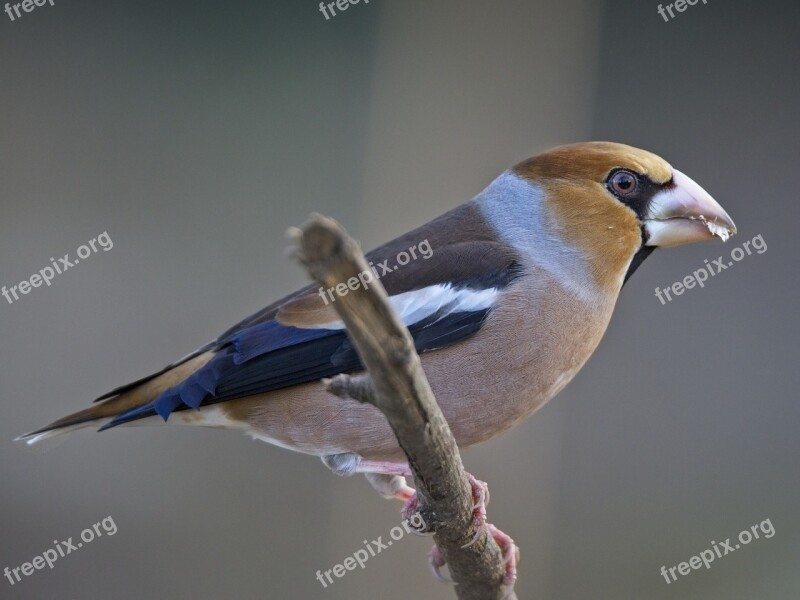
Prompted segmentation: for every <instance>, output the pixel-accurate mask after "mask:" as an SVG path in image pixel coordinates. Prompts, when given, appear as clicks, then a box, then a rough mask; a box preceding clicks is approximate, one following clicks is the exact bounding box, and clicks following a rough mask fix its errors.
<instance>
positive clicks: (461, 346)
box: [18, 142, 736, 501]
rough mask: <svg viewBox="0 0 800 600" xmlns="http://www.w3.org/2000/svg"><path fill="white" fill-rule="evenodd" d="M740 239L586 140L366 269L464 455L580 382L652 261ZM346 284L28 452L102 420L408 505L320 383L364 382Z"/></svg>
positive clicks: (369, 425)
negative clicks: (271, 461)
mask: <svg viewBox="0 0 800 600" xmlns="http://www.w3.org/2000/svg"><path fill="white" fill-rule="evenodd" d="M735 233H736V226H735V224H734V222H733V220H732V219H731V217H730V216H729V215H728V214H727V213H726V212H725V210H724V209H723V208H722V207H721V206H720V205H719V204H718V203H717V202H716V201H715V200H714V199H713V198H712V197H711V195H709V193H708V192H706V191H705V190H704V189H703V188H702V187H700V185H699V184H697V183H696V182H695V181H693V180H692V179H691V178H690V177H688V176H687V175H685V174H683V173H682V172H681V171H679V170H677V169H675V168H673V167H672V166H671V165H670V164H669V163H668V162H667V161H666V160H664V159H662V158H661V157H659V156H657V155H656V154H653V153H651V152H648V151H646V150H641V149H638V148H634V147H632V146H629V145H625V144H620V143H615V142H582V143H576V144H568V145H563V146H559V147H556V148H553V149H551V150H548V151H545V152H543V153H541V154H538V155H536V156H534V157H532V158H529V159H527V160H524V161H522V162H520V163H518V164H516V165H515V166H513V167H511V168H510V169H508V170H506V171H504V172H502V173H501V174H499V176H497V177H496V178H495V179H494V180H493V181H492V182H491V183H490V184H489V185H488V187H486V189H484V190H483V191H482V192H480V193H479V194H478V195H477V196H475V197H474V198H473V199H471V200H469V201H467V202H465V203H462V204H460V205H457V206H456V207H455V208H453V209H452V210H450V211H449V212H446V213H445V214H443V215H441V216H440V217H438V218H436V219H434V220H432V221H430V222H428V223H426V224H423V225H421V226H419V227H417V228H416V229H414V230H412V231H409V232H408V233H406V234H403V235H401V236H399V237H397V238H396V239H394V240H392V241H390V242H388V243H386V244H384V245H382V246H380V247H378V248H376V249H375V250H373V251H371V252H369V253H368V254H367V255H366V258H367V260H368V261H369V264H370V265H372V266H373V268H374V274H373V275H374V276H376V277H377V276H380V277H379V278H380V282H381V284H382V285H383V287H384V288H385V290H386V292H387V294H388V297H389V302H390V304H391V305H392V306H393V308H394V309H395V310H396V311H397V313H398V316H399V317H400V318H401V320H402V321H403V323H404V324H405V325H406V326H407V327H408V329H409V331H410V333H411V335H412V337H413V339H414V344H415V347H416V350H417V351H418V352H419V354H420V358H421V361H422V366H423V369H424V371H425V373H426V375H427V378H428V380H429V382H430V386H431V389H432V390H433V392H434V394H435V397H436V398H437V401H438V403H439V405H440V407H441V409H442V411H443V413H444V416H445V417H446V419H447V422H448V423H449V425H450V428H451V430H452V432H453V435H454V437H455V439H456V442H457V444H458V446H459V447H460V448H462V449H463V448H468V447H471V446H475V445H477V444H480V443H482V442H485V441H487V440H490V439H492V438H494V437H496V436H498V435H500V434H502V433H503V432H505V431H507V430H508V429H510V428H511V427H513V426H514V425H516V424H518V423H520V422H521V421H523V420H524V419H526V418H527V417H529V416H530V415H531V414H533V413H534V412H535V411H537V410H538V409H539V408H541V407H542V406H543V405H544V404H545V403H547V402H548V401H549V400H550V399H552V398H553V397H554V396H555V395H556V394H558V393H559V392H560V391H561V390H562V389H563V388H564V386H566V385H567V383H569V381H570V380H572V379H573V377H575V375H576V373H578V371H579V370H580V369H581V367H583V365H584V364H585V363H586V361H587V360H588V359H589V357H590V356H591V355H592V353H593V352H594V351H595V349H596V348H597V347H598V344H599V343H600V340H601V338H602V337H603V334H604V333H605V331H606V329H607V327H608V324H609V321H610V318H611V315H612V313H613V310H614V307H615V304H616V302H617V299H618V297H619V294H620V291H621V289H622V287H623V285H624V284H625V282H626V281H627V280H628V279H629V278H630V276H631V275H632V274H633V272H634V271H636V270H637V269H638V268H639V266H640V265H641V264H642V262H643V261H644V260H645V259H646V258H647V257H648V256H649V255H650V254H651V252H652V251H653V250H654V249H655V248H657V247H671V246H676V245H680V244H687V243H692V242H699V241H703V240H710V239H713V238H720V239H721V240H722V241H726V240H727V239H728V238H729V237H730V236H731V235H734V234H735ZM415 249H416V252H415V251H414V250H415ZM412 255H413V258H412ZM401 256H402V257H403V258H402V259H401ZM378 267H380V272H379V270H378ZM347 288H348V286H346V285H345V286H344V288H341V287H340V286H336V287H334V288H332V289H330V290H323V289H315V288H314V286H313V285H309V286H307V287H305V288H303V289H300V290H298V291H296V292H294V293H292V294H289V295H288V296H286V297H284V298H282V299H280V300H278V301H276V302H274V303H272V304H270V305H268V306H267V307H266V308H264V309H262V310H260V311H259V312H257V313H255V314H253V315H251V316H249V317H248V318H246V319H244V320H242V321H241V322H239V323H237V324H236V325H234V326H233V327H231V328H230V329H228V330H227V331H225V332H224V333H222V335H220V336H219V337H217V338H215V339H214V340H213V341H211V342H209V343H208V344H206V345H204V346H202V347H201V348H198V349H197V350H195V351H194V352H192V353H190V354H188V355H186V356H185V357H183V358H181V359H180V360H178V361H176V362H174V363H172V364H170V365H169V366H167V367H165V368H163V369H161V370H160V371H157V372H155V373H153V374H151V375H148V376H147V377H144V378H142V379H138V380H136V381H134V382H132V383H129V384H127V385H123V386H121V387H118V388H116V389H114V390H112V391H111V392H108V393H107V394H104V395H102V396H100V397H99V398H98V399H97V400H96V401H95V403H94V404H93V405H92V406H90V407H89V408H87V409H85V410H81V411H79V412H76V413H74V414H71V415H69V416H66V417H64V418H61V419H59V420H57V421H55V422H53V423H51V424H50V425H47V426H46V427H43V428H41V429H37V430H35V431H33V432H31V433H28V434H25V435H23V436H20V438H18V439H20V440H22V441H24V442H26V443H28V444H35V443H37V442H40V441H42V440H45V439H49V438H51V437H54V436H57V435H60V434H62V433H66V432H70V431H74V430H76V429H80V428H83V427H87V426H93V425H95V426H96V425H100V426H101V427H100V429H101V430H103V431H106V430H109V429H112V428H115V427H117V426H122V425H124V426H131V425H143V424H156V423H166V424H169V425H190V426H208V427H217V428H225V429H231V430H238V431H240V432H242V433H245V434H248V435H250V436H252V437H253V438H255V439H258V440H262V441H265V442H268V443H270V444H273V445H276V446H279V447H283V448H286V449H290V450H294V451H298V452H302V453H305V454H309V455H314V456H317V457H320V458H321V459H322V460H323V462H324V463H325V464H326V465H327V466H328V467H329V468H331V469H332V470H333V471H334V472H335V473H337V474H340V475H351V474H353V473H364V474H367V476H368V478H369V479H370V482H371V483H372V484H373V485H374V486H375V487H376V489H378V491H380V492H381V493H382V494H383V495H385V496H387V497H392V496H394V497H400V498H403V499H405V500H407V501H408V500H409V499H410V497H411V496H410V493H409V491H408V488H407V486H405V480H404V477H405V476H407V475H408V474H409V470H408V466H407V464H406V459H405V456H404V454H403V452H402V450H401V449H400V447H399V445H398V443H397V440H396V439H395V436H394V435H393V433H392V431H391V429H390V428H389V425H388V423H387V421H386V419H385V418H384V416H383V415H382V414H381V413H380V412H379V411H378V409H376V408H375V407H373V406H371V405H368V404H362V403H358V402H353V401H347V400H343V399H341V398H338V397H336V396H334V395H332V394H330V393H329V392H328V391H327V390H326V387H325V385H324V381H323V380H324V379H325V378H330V377H333V376H335V375H337V374H340V373H356V372H358V371H360V370H362V365H361V362H360V360H359V358H358V355H357V353H356V352H355V349H354V347H353V345H352V343H351V342H350V340H349V339H348V337H347V334H346V330H345V328H344V325H343V323H342V321H341V320H340V319H339V318H338V316H337V313H336V311H335V308H334V303H335V301H336V297H337V294H339V293H341V292H340V290H341V291H343V292H345V293H346V289H347Z"/></svg>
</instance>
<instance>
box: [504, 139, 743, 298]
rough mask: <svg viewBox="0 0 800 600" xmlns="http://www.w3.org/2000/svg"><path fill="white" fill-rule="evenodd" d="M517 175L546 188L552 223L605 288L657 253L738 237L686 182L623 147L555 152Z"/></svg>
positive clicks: (655, 159) (584, 146)
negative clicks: (661, 248) (661, 249)
mask: <svg viewBox="0 0 800 600" xmlns="http://www.w3.org/2000/svg"><path fill="white" fill-rule="evenodd" d="M514 171H515V173H516V174H517V175H519V176H522V177H523V178H525V179H527V180H529V181H531V182H533V183H535V184H536V185H537V186H540V187H541V188H542V189H543V191H544V198H545V202H546V206H547V209H548V212H549V213H550V216H551V219H549V220H551V222H552V223H555V224H557V228H558V229H559V231H560V234H561V236H562V237H564V238H565V239H566V241H568V242H569V243H570V244H572V245H574V247H576V248H578V249H579V250H581V251H582V252H583V253H585V255H586V256H587V257H589V260H590V263H591V264H592V270H593V272H594V274H595V276H596V278H598V279H600V280H603V279H605V280H606V281H605V282H606V283H609V284H612V283H613V282H614V281H615V280H617V279H619V278H620V271H621V272H622V275H625V276H630V274H631V273H632V272H633V270H635V269H636V268H637V267H638V266H639V264H640V263H641V261H642V260H644V258H645V257H646V256H647V255H648V254H649V253H650V252H651V251H652V250H653V249H654V248H655V247H657V246H677V245H679V244H688V243H692V242H698V241H702V240H708V239H712V238H714V237H719V238H720V239H722V240H723V241H725V240H727V239H728V238H729V237H730V236H731V235H733V234H735V233H736V226H735V225H734V223H733V220H732V219H731V218H730V216H728V213H726V212H725V210H724V209H723V208H722V207H721V206H720V205H719V204H718V203H717V202H716V201H715V200H714V199H713V198H712V197H711V196H710V195H709V194H708V193H707V192H706V191H705V190H704V189H703V188H702V187H700V186H699V185H698V184H697V183H695V182H694V181H693V180H692V179H691V178H689V177H688V176H686V175H684V174H683V173H681V172H680V171H678V170H677V169H674V168H673V167H672V166H670V164H669V163H668V162H667V161H665V160H664V159H663V158H661V157H659V156H656V155H655V154H652V153H651V152H647V151H645V150H640V149H638V148H633V147H631V146H626V145H624V144H616V143H611V142H588V143H581V144H572V145H568V146H560V147H558V148H554V149H553V150H550V151H548V152H545V153H544V154H540V155H539V156H535V157H533V158H531V159H529V160H527V161H524V162H522V163H520V164H519V165H517V166H516V167H515V168H514ZM626 278H627V277H626Z"/></svg>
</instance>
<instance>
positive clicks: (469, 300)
mask: <svg viewBox="0 0 800 600" xmlns="http://www.w3.org/2000/svg"><path fill="white" fill-rule="evenodd" d="M499 295H500V290H499V289H497V288H488V289H484V290H472V289H468V288H462V289H457V288H454V287H453V286H452V285H451V284H449V283H446V284H436V285H429V286H428V287H424V288H421V289H419V290H414V291H411V292H403V293H402V294H397V295H396V296H390V297H389V303H390V304H391V305H392V308H394V310H395V312H397V314H398V315H399V316H400V320H401V321H403V324H404V325H405V326H406V327H408V326H410V325H413V324H414V323H419V322H420V321H422V320H423V319H426V318H428V317H430V316H431V315H433V314H436V313H437V312H439V311H440V310H444V312H445V313H446V314H452V313H457V312H474V311H478V310H484V309H487V308H491V307H492V306H493V305H494V303H495V302H496V301H497V297H498V296H499ZM317 327H318V328H320V329H344V323H343V322H342V321H331V322H330V323H325V324H324V325H318V326H317Z"/></svg>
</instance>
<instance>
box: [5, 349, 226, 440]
mask: <svg viewBox="0 0 800 600" xmlns="http://www.w3.org/2000/svg"><path fill="white" fill-rule="evenodd" d="M209 358H210V355H199V356H193V357H190V358H189V359H188V360H186V361H185V362H182V363H179V364H176V365H173V366H170V367H167V368H166V369H164V370H162V371H159V372H158V373H154V374H153V375H150V376H149V377H145V378H143V379H140V380H138V381H134V382H133V383H130V384H128V385H124V386H122V387H120V388H117V389H116V390H113V391H112V392H109V393H108V394H105V395H103V396H101V397H100V398H98V399H97V400H95V403H94V404H93V405H92V406H90V407H89V408H86V409H84V410H81V411H78V412H76V413H73V414H71V415H67V416H66V417H63V418H61V419H58V420H57V421H53V422H52V423H50V424H49V425H47V426H45V427H42V428H41V429H37V430H35V431H31V432H30V433H26V434H24V435H21V436H19V437H18V438H16V440H15V441H20V442H25V443H26V444H28V445H33V444H37V443H39V442H42V441H44V440H49V439H52V438H55V437H57V436H61V435H63V434H65V433H70V432H72V431H76V430H78V429H83V428H84V427H91V426H93V425H94V426H103V425H107V424H108V423H110V422H111V421H112V420H113V419H114V418H115V417H118V416H119V415H122V414H123V413H127V412H129V411H132V410H134V409H137V408H141V407H144V406H145V405H147V404H149V403H150V402H152V401H153V400H155V399H156V398H157V397H158V396H159V395H161V394H162V393H163V392H164V391H166V390H168V389H170V388H172V387H174V386H175V385H177V384H179V383H180V382H181V381H183V380H184V379H185V378H186V377H187V376H189V375H190V374H191V373H193V372H194V371H195V370H197V369H198V368H200V367H201V366H202V365H203V364H205V363H206V362H207V361H208V360H209ZM153 421H154V420H153V419H148V422H153Z"/></svg>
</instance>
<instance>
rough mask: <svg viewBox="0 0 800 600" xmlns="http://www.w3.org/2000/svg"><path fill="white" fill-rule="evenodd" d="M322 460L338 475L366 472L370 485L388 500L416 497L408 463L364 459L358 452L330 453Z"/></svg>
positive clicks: (405, 499) (407, 500)
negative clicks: (408, 478)
mask: <svg viewBox="0 0 800 600" xmlns="http://www.w3.org/2000/svg"><path fill="white" fill-rule="evenodd" d="M322 462H323V463H325V466H326V467H328V468H329V469H330V470H331V471H333V472H334V473H336V474H337V475H341V476H343V477H347V476H350V475H353V474H355V473H364V475H365V476H366V477H367V481H369V483H370V485H372V487H373V488H374V489H375V491H377V492H378V493H379V494H380V495H381V496H383V497H384V498H386V499H387V500H391V499H396V500H401V501H402V502H409V501H410V500H411V499H412V497H414V494H415V492H414V488H412V487H409V486H408V484H407V483H406V477H410V476H411V469H410V468H409V466H408V465H407V464H406V463H394V462H388V461H374V460H364V459H363V458H361V457H360V456H359V455H358V454H354V453H352V452H350V453H344V454H329V455H327V456H323V457H322Z"/></svg>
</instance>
